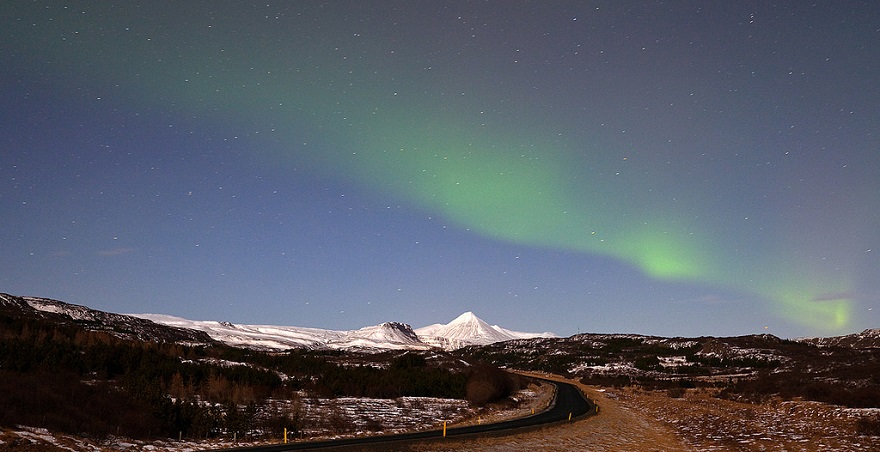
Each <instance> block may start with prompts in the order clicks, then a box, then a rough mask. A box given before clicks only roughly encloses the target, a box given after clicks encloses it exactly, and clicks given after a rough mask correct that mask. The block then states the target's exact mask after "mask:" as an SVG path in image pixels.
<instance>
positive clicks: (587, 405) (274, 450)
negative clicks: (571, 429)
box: [226, 379, 596, 452]
mask: <svg viewBox="0 0 880 452" xmlns="http://www.w3.org/2000/svg"><path fill="white" fill-rule="evenodd" d="M541 380H543V381H544V382H546V383H550V384H553V385H556V399H555V400H554V403H552V404H551V406H550V408H548V409H546V410H544V411H542V412H540V413H536V414H533V415H531V416H526V417H522V418H518V419H511V420H507V421H502V422H496V423H492V424H483V425H468V426H464V427H453V428H448V429H447V430H446V436H447V437H462V436H465V435H480V434H488V433H492V434H500V433H503V432H505V431H512V430H518V429H522V428H528V427H535V426H541V425H547V424H553V423H557V422H567V421H568V420H569V419H572V420H573V419H577V418H580V417H584V416H587V415H590V414H595V413H596V405H595V404H593V402H591V401H590V400H588V399H587V398H586V397H584V395H583V393H581V391H580V390H579V389H578V388H576V387H575V386H574V385H572V384H569V383H562V382H558V381H552V380H544V379H541ZM442 437H443V431H442V430H429V431H422V432H412V433H401V434H397V435H378V436H368V437H364V438H347V439H339V440H327V441H310V442H297V443H289V444H277V445H272V446H257V447H242V448H236V449H226V450H227V451H229V452H232V451H240V452H244V451H247V452H278V451H288V450H312V449H325V448H348V447H369V446H380V445H382V444H385V445H387V444H389V443H399V442H405V441H414V440H426V439H432V438H442Z"/></svg>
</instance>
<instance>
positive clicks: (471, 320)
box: [415, 311, 555, 350]
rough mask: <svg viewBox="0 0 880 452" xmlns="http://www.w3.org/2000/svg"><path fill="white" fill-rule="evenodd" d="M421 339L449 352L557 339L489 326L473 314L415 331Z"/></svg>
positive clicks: (551, 335)
mask: <svg viewBox="0 0 880 452" xmlns="http://www.w3.org/2000/svg"><path fill="white" fill-rule="evenodd" d="M415 331H416V334H418V335H419V338H420V339H421V340H422V341H423V342H425V343H428V344H431V345H434V346H436V347H441V348H444V349H447V350H453V349H456V348H461V347H465V346H468V345H486V344H492V343H495V342H502V341H509V340H513V339H530V338H535V337H555V335H554V334H553V333H520V332H516V331H510V330H506V329H504V328H501V327H500V326H498V325H489V324H488V323H486V322H485V321H483V320H482V319H480V318H479V317H477V316H476V315H474V313H473V312H470V311H468V312H465V313H464V314H462V315H460V316H458V317H456V318H455V319H454V320H453V321H451V322H449V323H447V324H446V325H442V324H439V323H438V324H434V325H429V326H426V327H423V328H418V329H416V330H415Z"/></svg>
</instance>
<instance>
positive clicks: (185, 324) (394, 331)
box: [132, 312, 555, 350]
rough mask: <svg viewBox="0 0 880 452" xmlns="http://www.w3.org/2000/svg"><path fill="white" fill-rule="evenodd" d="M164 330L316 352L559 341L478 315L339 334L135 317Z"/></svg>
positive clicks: (239, 344)
mask: <svg viewBox="0 0 880 452" xmlns="http://www.w3.org/2000/svg"><path fill="white" fill-rule="evenodd" d="M132 315H133V316H135V317H140V318H142V319H147V320H151V321H154V322H156V323H160V324H163V325H168V326H173V327H176V328H185V329H192V330H197V331H202V332H205V333H207V334H208V335H209V336H210V337H211V338H212V339H214V340H216V341H219V342H223V343H225V344H229V345H232V346H236V347H253V348H262V349H277V350H286V349H289V348H310V349H326V348H329V349H350V348H361V349H385V350H387V349H409V350H425V349H429V348H432V347H439V348H443V349H446V350H454V349H456V348H461V347H465V346H468V345H485V344H492V343H495V342H501V341H507V340H511V339H529V338H536V337H555V335H554V334H552V333H519V332H515V331H509V330H506V329H504V328H501V327H500V326H497V325H494V326H490V325H489V324H488V323H486V322H484V321H483V320H481V319H479V318H478V317H477V316H475V315H474V314H473V313H472V312H466V313H464V314H462V315H460V316H458V318H456V319H455V320H453V321H452V322H449V323H448V324H446V325H443V324H439V323H438V324H434V325H430V326H426V327H424V328H419V329H417V330H413V329H412V327H410V326H409V325H407V324H405V323H398V322H387V323H383V324H380V325H376V326H368V327H364V328H361V329H358V330H351V331H335V330H324V329H319V328H304V327H297V326H273V325H238V324H232V323H229V322H217V321H196V320H187V319H182V318H180V317H172V316H168V315H161V314H132Z"/></svg>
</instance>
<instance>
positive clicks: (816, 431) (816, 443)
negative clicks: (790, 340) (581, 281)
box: [0, 385, 880, 452]
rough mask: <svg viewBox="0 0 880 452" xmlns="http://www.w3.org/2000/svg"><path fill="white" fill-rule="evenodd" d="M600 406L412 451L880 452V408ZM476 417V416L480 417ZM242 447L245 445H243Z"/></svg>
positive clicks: (42, 435) (653, 395) (621, 400)
mask: <svg viewBox="0 0 880 452" xmlns="http://www.w3.org/2000/svg"><path fill="white" fill-rule="evenodd" d="M581 388H582V389H583V391H584V392H585V393H586V394H587V396H588V397H590V398H591V399H592V400H594V401H595V402H596V403H597V404H598V405H599V407H600V412H599V415H598V416H593V417H590V418H587V419H584V420H579V421H575V422H572V423H569V424H563V425H557V426H553V427H547V428H543V429H538V430H531V431H526V432H523V433H517V434H513V435H506V436H501V437H488V438H475V439H445V440H437V441H430V442H425V443H418V444H411V445H409V446H408V447H409V450H413V451H423V452H436V451H453V450H455V451H460V450H471V451H481V450H529V451H543V450H546V451H555V450H589V451H621V450H627V451H682V450H694V451H697V450H699V451H712V450H716V451H726V450H737V451H742V450H746V451H768V450H770V451H776V450H798V451H800V450H806V451H810V450H816V451H818V450H835V451H868V450H880V436H865V435H860V434H859V432H858V427H857V422H858V420H859V419H860V418H864V417H866V416H870V415H878V414H880V410H855V409H846V408H839V407H835V406H831V405H827V404H822V403H816V402H804V401H772V402H769V403H765V404H760V405H753V404H746V403H738V402H732V401H727V400H721V399H718V398H715V397H713V396H712V394H710V393H708V392H706V391H703V390H693V389H691V390H688V391H687V392H686V393H685V394H684V395H683V396H682V397H676V398H672V397H669V395H667V393H666V392H665V391H643V390H640V389H635V388H620V389H618V388H613V389H611V388H607V389H603V388H597V387H591V386H583V385H582V386H581ZM545 397H546V394H541V391H538V392H537V393H535V397H534V398H533V399H531V400H526V401H524V403H523V404H521V405H520V406H519V407H518V408H516V409H510V408H508V409H506V410H501V411H499V412H496V413H494V414H491V413H487V412H483V413H480V414H479V415H478V417H477V420H479V421H481V422H487V421H489V420H490V419H491V420H497V419H498V418H501V417H510V416H515V415H522V414H527V411H528V410H530V409H531V408H532V407H536V406H537V407H540V405H541V404H542V403H545V400H546V399H545ZM473 421H474V419H471V422H473ZM232 445H233V444H231V443H228V442H226V443H223V442H220V443H218V442H213V443H211V444H206V443H177V442H173V441H169V442H165V443H152V444H144V443H133V442H125V441H121V440H116V441H115V442H114V443H113V444H107V443H104V444H96V443H93V442H90V441H85V440H81V439H76V438H70V437H61V436H57V435H50V434H49V433H48V432H45V431H42V430H34V429H26V428H20V429H16V430H15V431H4V432H0V451H7V450H9V451H12V450H14V451H48V450H72V451H109V450H137V451H140V450H144V451H171V450H174V451H185V450H205V449H213V448H222V447H231V446H232ZM239 445H241V444H239Z"/></svg>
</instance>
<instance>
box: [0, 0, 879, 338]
mask: <svg viewBox="0 0 880 452" xmlns="http://www.w3.org/2000/svg"><path fill="white" fill-rule="evenodd" d="M0 12H2V19H0V36H2V53H0V58H2V62H0V65H2V69H0V74H2V77H3V80H4V83H3V97H2V102H3V112H4V115H3V121H2V127H3V128H2V135H0V136H2V137H3V147H4V149H5V150H4V152H3V154H2V156H0V207H2V210H3V212H4V214H5V215H4V217H5V220H4V221H3V224H2V226H0V234H2V237H3V240H2V243H3V252H2V253H0V256H2V261H0V291H3V292H10V293H14V294H19V295H34V296H46V297H54V298H58V299H61V300H64V301H68V302H72V303H78V304H86V305H89V306H91V307H95V308H98V309H105V310H110V311H114V312H157V313H166V314H172V315H178V316H182V317H189V318H199V319H214V320H229V321H233V322H240V323H271V324H288V325H302V326H315V327H323V328H339V329H344V328H357V327H361V326H364V325H368V324H374V323H377V322H383V321H391V320H394V321H403V322H407V323H411V324H413V325H416V326H420V325H423V324H429V323H434V322H438V321H446V320H448V319H451V318H453V317H455V316H456V315H457V314H458V313H460V312H463V311H464V310H473V311H475V312H476V313H477V314H478V315H480V316H481V317H483V318H486V319H489V320H490V321H493V322H498V323H500V324H502V325H504V326H505V327H510V328H513V329H518V330H529V331H530V330H536V331H538V330H542V331H543V330H549V331H554V332H556V333H557V334H560V335H568V334H574V333H575V332H577V331H595V332H638V333H648V334H662V335H733V334H750V333H763V332H770V333H772V334H776V335H779V336H783V337H793V336H802V335H830V334H843V333H849V332H854V331H859V330H861V329H864V328H868V327H876V326H877V323H878V317H877V313H876V311H875V310H874V309H873V306H874V305H875V304H876V303H877V302H878V301H880V283H878V281H880V278H878V276H880V259H878V257H877V256H878V254H877V250H878V245H880V243H878V242H880V209H878V207H880V202H878V200H880V109H878V108H877V103H878V99H880V88H878V86H877V83H876V81H877V80H880V58H878V49H880V28H878V26H877V24H878V23H880V10H878V8H877V7H876V6H875V5H873V4H871V3H870V2H819V3H817V4H815V5H813V4H810V5H806V4H801V3H800V2H781V3H777V4H774V5H769V4H764V3H763V2H754V3H743V2H737V3H736V4H730V5H726V4H719V5H706V4H702V3H700V2H673V4H665V3H653V2H553V3H549V4H548V3H546V2H329V3H319V2H289V3H279V4H268V5H267V4H265V3H259V4H249V3H237V2H206V3H197V2H184V3H175V4H160V3H153V2H148V3H121V4H115V3H112V2H97V3H95V4H89V5H77V6H73V5H64V4H60V3H54V2H36V3H24V2H11V3H10V4H4V5H3V6H0Z"/></svg>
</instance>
